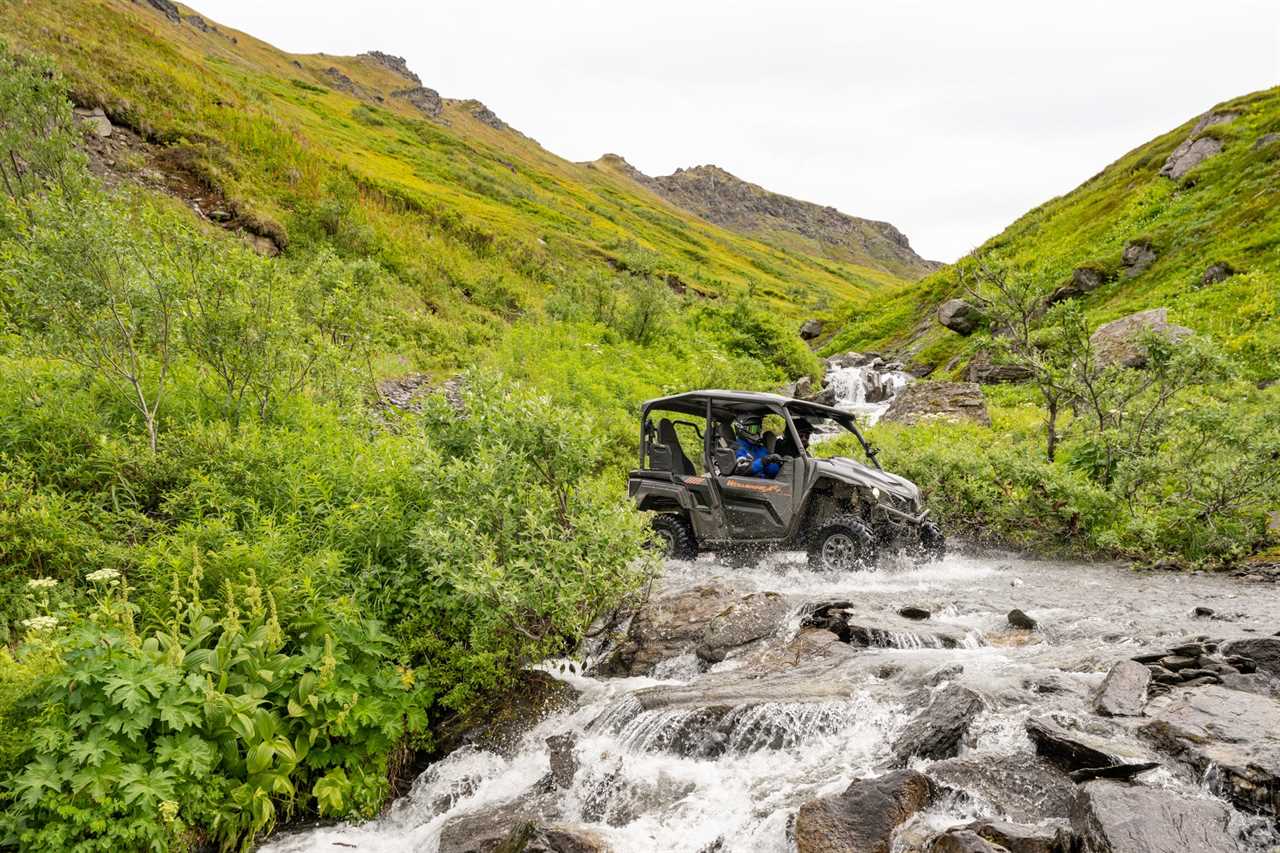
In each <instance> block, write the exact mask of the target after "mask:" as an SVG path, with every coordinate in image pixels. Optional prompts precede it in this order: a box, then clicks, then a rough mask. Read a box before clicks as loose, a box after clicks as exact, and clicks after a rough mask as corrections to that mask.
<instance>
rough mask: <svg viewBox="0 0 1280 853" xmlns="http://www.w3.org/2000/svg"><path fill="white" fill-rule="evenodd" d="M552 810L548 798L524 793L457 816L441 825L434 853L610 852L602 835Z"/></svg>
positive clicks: (551, 803) (553, 808) (550, 801)
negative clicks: (563, 820)
mask: <svg viewBox="0 0 1280 853" xmlns="http://www.w3.org/2000/svg"><path fill="white" fill-rule="evenodd" d="M554 811H555V805H554V803H553V802H552V800H551V799H549V798H547V797H545V796H524V797H518V798H516V799H514V800H511V801H509V802H506V803H502V804H500V805H495V806H490V807H488V808H482V809H479V810H477V811H472V812H468V813H466V814H462V815H458V816H457V817H454V818H451V819H450V820H449V821H448V822H446V823H445V825H444V826H443V827H441V829H440V845H439V847H438V848H437V853H514V851H521V853H609V851H610V849H611V848H610V847H609V845H608V843H607V842H606V841H605V840H604V839H603V838H601V837H600V836H599V835H597V834H596V833H595V832H593V831H591V830H589V829H586V828H584V827H579V826H572V825H568V824H563V823H560V822H559V821H558V820H557V819H556V818H555V816H554V814H553V813H554Z"/></svg>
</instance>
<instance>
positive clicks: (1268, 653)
mask: <svg viewBox="0 0 1280 853" xmlns="http://www.w3.org/2000/svg"><path fill="white" fill-rule="evenodd" d="M1220 651H1221V652H1222V653H1223V654H1224V655H1227V656H1232V655H1234V656H1237V657H1241V658H1248V659H1249V660H1251V661H1253V664H1254V666H1255V667H1257V669H1258V670H1259V671H1260V672H1265V673H1267V674H1268V675H1272V676H1274V677H1276V678H1280V637H1250V638H1248V639H1244V640H1232V641H1230V642H1227V643H1223V644H1222V648H1221V650H1220Z"/></svg>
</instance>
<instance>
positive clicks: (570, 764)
mask: <svg viewBox="0 0 1280 853" xmlns="http://www.w3.org/2000/svg"><path fill="white" fill-rule="evenodd" d="M577 745H578V738H577V736H576V735H573V734H561V735H552V736H551V737H549V738H547V750H548V751H549V753H550V757H551V783H552V784H553V785H555V787H557V788H569V787H572V785H573V777H574V776H575V775H576V774H577V772H578V759H577V756H575V755H574V753H573V749H574V747H575V746H577Z"/></svg>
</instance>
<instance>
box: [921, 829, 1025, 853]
mask: <svg viewBox="0 0 1280 853" xmlns="http://www.w3.org/2000/svg"><path fill="white" fill-rule="evenodd" d="M925 853H1009V849H1008V848H1007V847H1002V846H1000V845H999V844H992V843H991V842H990V841H987V839H985V838H983V837H982V836H981V835H978V833H976V832H974V831H973V830H970V829H949V830H947V831H946V832H944V833H942V834H941V835H939V836H936V837H935V838H934V839H933V840H932V841H930V842H929V845H928V846H927V847H926V848H925Z"/></svg>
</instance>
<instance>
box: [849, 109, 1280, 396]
mask: <svg viewBox="0 0 1280 853" xmlns="http://www.w3.org/2000/svg"><path fill="white" fill-rule="evenodd" d="M1214 110H1215V111H1225V110H1231V111H1238V112H1240V114H1241V115H1240V117H1239V118H1237V119H1236V120H1235V121H1234V122H1232V123H1231V124H1228V125H1223V126H1218V127H1214V128H1211V129H1210V133H1212V134H1213V135H1215V136H1217V137H1218V138H1219V139H1221V140H1222V141H1223V142H1224V143H1225V148H1224V150H1223V152H1222V153H1221V154H1220V155H1218V156H1217V157H1214V158H1211V159H1210V160H1208V161H1206V162H1204V163H1202V164H1201V165H1200V166H1199V167H1197V168H1196V169H1194V170H1193V171H1192V172H1190V173H1189V174H1188V175H1186V176H1185V177H1184V178H1183V179H1182V180H1181V181H1173V180H1170V179H1168V178H1164V177H1160V176H1159V174H1158V172H1159V170H1160V167H1161V166H1162V165H1163V164H1164V162H1165V158H1166V157H1167V156H1168V155H1169V153H1170V152H1171V151H1172V150H1173V149H1174V148H1175V147H1176V146H1177V145H1178V144H1179V143H1180V142H1181V141H1182V140H1183V139H1185V138H1186V137H1187V135H1188V134H1189V133H1190V131H1191V129H1192V127H1193V126H1194V124H1195V121H1196V120H1195V119H1192V120H1189V121H1188V122H1187V123H1186V124H1184V125H1182V126H1181V127H1179V128H1177V129H1176V130H1173V131H1170V132H1169V133H1166V134H1164V135H1163V136H1161V137H1159V138H1157V139H1155V140H1152V141H1151V142H1149V143H1147V144H1145V145H1143V146H1141V147H1139V148H1136V149H1134V150H1133V151H1131V152H1129V153H1128V154H1126V155H1125V156H1124V157H1122V158H1120V159H1119V160H1117V161H1116V162H1115V163H1113V164H1111V165H1110V166H1108V167H1107V168H1106V169H1104V170H1103V171H1102V172H1100V173H1099V174H1098V175H1096V176H1094V177H1093V178H1091V179H1090V180H1088V181H1087V182H1085V183H1084V184H1083V185H1081V186H1080V187H1078V188H1077V189H1075V190H1073V191H1072V192H1070V193H1068V194H1067V195H1064V196H1061V197H1059V198H1055V199H1053V200H1051V201H1048V202H1046V203H1045V204H1043V205H1041V206H1040V207H1037V208H1036V209H1034V210H1032V211H1030V212H1029V213H1027V214H1026V215H1024V216H1023V217H1022V218H1020V219H1019V220H1018V221H1016V222H1014V223H1013V224H1012V225H1010V226H1009V227H1008V228H1007V229H1005V231H1004V232H1002V233H1001V234H999V235H998V236H996V237H993V238H992V239H990V240H988V241H987V242H986V243H985V244H984V245H983V246H982V247H980V248H979V249H978V250H977V252H978V253H979V254H984V255H989V256H991V257H992V258H993V259H998V260H999V261H1001V262H1004V263H1008V264H1011V265H1014V266H1017V267H1021V268H1024V269H1026V270H1028V271H1030V272H1032V273H1033V274H1035V275H1037V276H1040V277H1042V279H1043V281H1044V283H1045V284H1046V285H1047V286H1051V287H1056V286H1057V285H1059V284H1061V283H1064V282H1065V281H1066V280H1067V279H1068V278H1069V277H1070V275H1071V271H1072V269H1073V268H1075V267H1078V266H1082V265H1096V266H1101V267H1103V268H1105V269H1107V270H1109V271H1112V272H1113V278H1112V280H1111V281H1110V282H1109V283H1107V284H1105V285H1104V286H1102V287H1101V288H1099V289H1098V290H1096V291H1094V292H1093V293H1091V294H1089V295H1088V296H1087V297H1086V301H1085V306H1086V308H1087V311H1088V313H1089V315H1090V318H1091V319H1092V320H1093V321H1094V322H1096V323H1102V322H1106V321H1109V320H1112V319H1115V318H1117V317H1120V316H1123V315H1125V314H1128V313H1131V312H1134V311H1138V310H1142V309H1145V308H1152V307H1157V306H1168V307H1169V309H1170V319H1171V320H1172V321H1173V322H1175V323H1181V324H1183V325H1187V326H1190V327H1192V328H1194V329H1196V330H1197V331H1200V332H1202V333H1206V334H1209V335H1211V336H1212V337H1214V338H1215V339H1217V340H1218V341H1219V342H1221V343H1223V344H1224V345H1225V346H1226V347H1227V348H1228V349H1229V350H1231V351H1233V352H1235V353H1236V354H1237V355H1238V356H1240V357H1241V359H1242V360H1243V361H1244V362H1245V364H1246V365H1247V367H1248V369H1249V372H1250V374H1251V375H1253V376H1254V377H1255V378H1271V377H1275V376H1277V375H1280V140H1275V141H1272V142H1271V143H1270V144H1267V145H1262V146H1257V143H1258V141H1259V140H1260V139H1261V138H1262V137H1263V136H1265V135H1266V134H1270V133H1276V132H1280V88H1275V89H1269V90H1267V91H1263V92H1258V93H1255V94H1252V95H1248V96H1244V97H1240V98H1236V99H1234V100H1231V101H1227V102H1225V103H1223V104H1220V105H1218V106H1217V107H1215V108H1214ZM1140 237H1144V238H1148V239H1150V240H1151V241H1152V242H1153V243H1154V245H1155V248H1156V250H1157V251H1158V252H1159V255H1160V257H1159V259H1158V260H1157V261H1156V262H1155V264H1154V265H1153V266H1152V267H1151V268H1150V269H1148V270H1147V271H1145V272H1144V273H1142V274H1140V275H1138V276H1135V277H1133V278H1125V277H1123V276H1122V275H1118V274H1115V273H1117V272H1118V270H1119V268H1120V255H1121V252H1122V251H1123V249H1124V246H1125V244H1126V243H1127V242H1128V241H1130V240H1133V239H1135V238H1140ZM1218 261H1225V262H1228V263H1230V264H1231V265H1232V266H1233V267H1234V268H1236V269H1238V270H1242V271H1244V272H1243V274H1240V275H1236V276H1234V277H1232V278H1230V279H1228V280H1226V281H1224V282H1221V283H1219V284H1213V285H1208V286H1202V285H1201V283H1200V282H1201V276H1202V275H1203V273H1204V270H1205V269H1206V268H1207V267H1208V266H1209V265H1210V264H1213V263H1215V262H1218ZM966 262H967V259H966V260H962V261H961V262H960V263H959V264H957V265H955V266H952V267H947V268H945V269H943V270H940V271H939V272H937V273H935V274H934V275H932V276H929V277H928V278H926V279H924V280H923V281H921V282H919V283H918V284H916V285H910V286H906V287H902V288H900V289H898V290H896V291H895V292H893V293H892V294H891V295H886V296H884V297H883V298H881V299H878V300H877V301H876V304H875V305H874V307H872V308H870V309H864V308H855V309H853V310H852V311H851V312H850V313H849V315H848V317H847V318H846V320H847V324H846V326H845V328H844V329H843V330H842V331H841V332H839V333H838V334H837V335H836V336H835V337H834V338H833V339H832V340H831V341H830V342H828V344H827V350H828V351H832V352H834V351H838V350H844V349H863V348H870V349H880V348H894V347H903V346H904V345H906V344H907V342H908V340H909V339H911V338H912V335H913V332H914V331H916V330H917V329H918V326H919V325H920V324H921V321H922V319H924V320H927V319H928V316H929V315H930V314H931V313H932V312H933V310H934V309H935V308H936V306H937V305H938V304H939V303H940V302H942V301H943V300H945V299H947V298H949V297H951V296H953V295H963V294H962V293H961V289H962V288H961V285H960V283H959V277H958V271H959V270H962V269H963V268H964V266H965V264H966ZM924 325H926V326H927V327H928V331H927V332H926V333H925V334H924V335H923V336H921V337H919V338H918V339H916V340H914V341H913V342H912V343H911V345H910V348H911V349H912V350H918V351H917V352H916V356H915V357H916V358H917V359H918V360H920V361H922V362H925V363H929V364H934V365H941V364H945V363H947V362H948V361H949V360H950V359H951V358H953V357H954V356H957V355H961V354H963V353H964V351H965V348H966V345H967V344H966V341H965V339H963V338H961V337H959V336H958V335H955V334H953V333H951V332H949V331H947V330H946V329H943V328H942V327H941V326H939V325H938V324H937V323H936V322H933V323H926V324H924ZM959 363H960V364H961V365H962V364H963V361H961V362H959Z"/></svg>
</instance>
